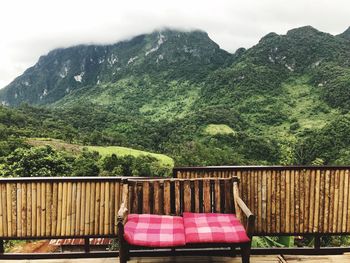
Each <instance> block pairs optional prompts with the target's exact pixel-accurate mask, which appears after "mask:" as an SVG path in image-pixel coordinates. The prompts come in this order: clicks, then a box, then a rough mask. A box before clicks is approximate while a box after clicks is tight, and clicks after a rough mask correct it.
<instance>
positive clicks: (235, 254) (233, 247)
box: [231, 246, 237, 257]
mask: <svg viewBox="0 0 350 263" xmlns="http://www.w3.org/2000/svg"><path fill="white" fill-rule="evenodd" d="M236 256H237V253H236V246H231V257H236Z"/></svg>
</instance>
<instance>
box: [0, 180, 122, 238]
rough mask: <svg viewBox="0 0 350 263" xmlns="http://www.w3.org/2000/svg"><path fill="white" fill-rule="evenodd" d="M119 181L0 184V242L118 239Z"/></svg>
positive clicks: (6, 182)
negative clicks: (43, 239) (85, 238)
mask: <svg viewBox="0 0 350 263" xmlns="http://www.w3.org/2000/svg"><path fill="white" fill-rule="evenodd" d="M121 186H122V183H121V178H97V177H91V178H70V177H65V178H26V179H20V178H14V179H0V239H30V238H45V237H47V238H55V237H56V238H60V237H94V236H98V237H101V236H116V234H117V226H116V213H117V212H118V209H119V206H120V198H121V191H120V188H121Z"/></svg>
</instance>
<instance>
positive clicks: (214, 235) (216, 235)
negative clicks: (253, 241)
mask: <svg viewBox="0 0 350 263" xmlns="http://www.w3.org/2000/svg"><path fill="white" fill-rule="evenodd" d="M183 221H184V228H185V237H186V244H197V243H245V242H249V241H250V239H249V237H248V236H247V233H246V231H245V229H244V226H243V225H242V224H241V222H240V221H239V220H238V218H237V217H236V216H235V215H233V214H220V213H189V212H184V213H183Z"/></svg>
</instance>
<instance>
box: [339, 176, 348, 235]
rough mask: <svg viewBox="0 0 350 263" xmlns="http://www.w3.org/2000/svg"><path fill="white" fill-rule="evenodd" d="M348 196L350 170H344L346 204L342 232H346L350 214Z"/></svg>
mask: <svg viewBox="0 0 350 263" xmlns="http://www.w3.org/2000/svg"><path fill="white" fill-rule="evenodd" d="M348 196H349V170H345V171H344V206H343V224H342V230H341V231H342V232H346V225H347V223H348V222H347V221H349V220H348V217H349V214H348V206H349V203H348Z"/></svg>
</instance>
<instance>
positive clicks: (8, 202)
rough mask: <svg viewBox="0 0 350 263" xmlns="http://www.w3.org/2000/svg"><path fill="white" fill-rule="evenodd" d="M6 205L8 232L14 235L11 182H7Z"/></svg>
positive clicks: (9, 234)
mask: <svg viewBox="0 0 350 263" xmlns="http://www.w3.org/2000/svg"><path fill="white" fill-rule="evenodd" d="M6 207H7V220H8V222H7V226H8V229H7V233H8V236H12V198H11V184H10V183H7V184H6Z"/></svg>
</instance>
